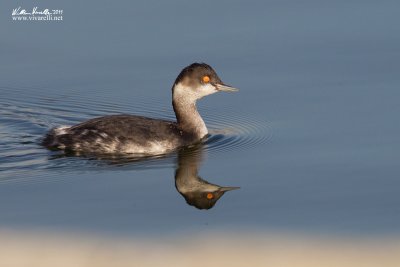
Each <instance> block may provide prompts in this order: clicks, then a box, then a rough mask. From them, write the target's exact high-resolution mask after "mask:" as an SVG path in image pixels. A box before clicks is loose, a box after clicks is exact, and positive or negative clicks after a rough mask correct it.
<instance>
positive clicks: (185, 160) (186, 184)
mask: <svg viewBox="0 0 400 267" xmlns="http://www.w3.org/2000/svg"><path fill="white" fill-rule="evenodd" d="M202 157H203V148H202V146H201V145H197V146H195V147H192V148H186V149H181V150H180V151H179V152H178V163H177V167H176V171H175V187H176V189H177V190H178V192H179V193H180V194H181V195H182V196H183V197H184V198H185V200H186V202H187V203H188V204H189V205H191V206H194V207H196V208H198V209H211V208H212V207H214V205H215V203H217V201H218V200H219V199H220V198H221V197H222V196H223V195H224V194H225V192H227V191H231V190H234V189H239V187H224V186H219V185H216V184H212V183H209V182H207V181H206V180H204V179H202V178H201V177H200V176H199V174H198V169H199V165H200V163H201V161H202Z"/></svg>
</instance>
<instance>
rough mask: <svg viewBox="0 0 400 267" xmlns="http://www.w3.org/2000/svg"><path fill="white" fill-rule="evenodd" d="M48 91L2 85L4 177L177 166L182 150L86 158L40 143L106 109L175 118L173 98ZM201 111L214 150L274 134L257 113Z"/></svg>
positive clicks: (208, 148)
mask: <svg viewBox="0 0 400 267" xmlns="http://www.w3.org/2000/svg"><path fill="white" fill-rule="evenodd" d="M45 91H46V92H49V91H52V90H48V89H46V90H44V89H41V88H21V87H18V88H14V87H0V92H1V95H2V97H1V98H0V147H1V150H0V175H1V179H0V181H2V182H5V181H8V180H9V179H13V177H21V175H20V174H21V173H25V172H26V173H29V172H32V171H42V170H51V169H56V170H57V171H58V172H60V171H61V172H63V171H65V172H69V171H85V170H89V169H92V170H102V169H103V168H107V169H110V166H118V167H121V168H134V169H148V168H151V169H153V168H164V167H171V166H173V165H174V162H175V160H176V155H175V154H176V153H175V154H169V155H163V156H157V157H149V158H145V159H143V158H134V157H132V156H130V155H127V156H125V157H120V156H118V157H112V156H110V155H104V156H99V155H96V156H85V157H83V158H82V157H70V156H68V155H65V154H63V153H62V152H50V151H48V150H46V149H44V148H43V147H41V146H40V140H41V138H42V137H43V136H44V135H45V133H46V132H47V131H48V130H49V129H50V128H52V127H54V126H58V125H73V124H76V123H78V122H81V121H84V120H86V119H89V118H93V117H96V116H102V115H106V114H118V113H129V114H140V115H144V116H149V117H154V118H161V119H169V120H174V119H175V115H174V113H173V111H172V108H171V107H169V105H168V104H169V103H170V101H164V100H162V101H161V99H151V98H149V97H148V96H143V95H135V96H134V101H130V100H128V99H117V100H114V99H113V100H110V99H109V97H108V96H107V95H106V94H107V93H106V92H102V93H101V95H99V94H96V96H95V97H96V98H95V99H93V98H91V97H89V96H87V97H82V96H81V95H80V94H79V92H74V91H70V92H69V93H64V94H59V93H52V94H49V93H47V94H44V93H43V92H45ZM110 92H112V90H110ZM114 101H115V102H114ZM132 102H133V103H134V104H132ZM200 113H201V114H202V116H203V118H204V120H205V121H206V124H207V127H208V128H209V131H210V136H209V137H208V138H207V140H205V142H204V147H203V151H205V152H207V153H208V154H217V153H229V152H230V151H233V150H236V149H240V150H243V149H249V148H253V147H256V146H259V145H260V144H263V143H265V142H267V141H268V140H269V139H270V138H271V133H272V131H271V129H270V127H269V124H268V122H266V121H257V120H255V119H252V118H253V117H254V116H252V115H251V114H246V113H243V112H242V111H240V113H238V111H237V110H234V109H230V108H224V110H223V111H222V112H221V110H219V111H218V112H217V111H216V110H215V109H213V108H212V107H204V108H203V107H201V108H200ZM224 114H225V115H224ZM128 163H129V164H128Z"/></svg>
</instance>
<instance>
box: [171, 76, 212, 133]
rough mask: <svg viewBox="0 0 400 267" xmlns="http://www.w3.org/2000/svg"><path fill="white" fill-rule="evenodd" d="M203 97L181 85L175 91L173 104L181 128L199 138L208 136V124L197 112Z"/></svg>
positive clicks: (175, 87)
mask: <svg viewBox="0 0 400 267" xmlns="http://www.w3.org/2000/svg"><path fill="white" fill-rule="evenodd" d="M201 97H202V96H201V94H200V93H197V92H196V91H193V90H192V89H191V88H188V87H186V86H184V85H182V84H181V83H179V84H176V85H175V86H174V89H173V95H172V104H173V107H174V111H175V115H176V119H177V122H178V125H179V127H180V128H181V129H182V130H183V131H187V132H191V133H194V134H196V135H197V136H198V138H203V137H204V136H206V135H207V134H208V130H207V127H206V124H205V123H204V121H203V119H202V118H201V116H200V114H199V112H198V111H197V107H196V101H197V99H200V98H201Z"/></svg>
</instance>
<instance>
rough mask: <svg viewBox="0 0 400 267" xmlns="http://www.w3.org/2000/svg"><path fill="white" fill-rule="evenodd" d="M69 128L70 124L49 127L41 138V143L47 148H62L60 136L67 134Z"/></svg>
mask: <svg viewBox="0 0 400 267" xmlns="http://www.w3.org/2000/svg"><path fill="white" fill-rule="evenodd" d="M69 128H70V126H60V127H56V128H53V129H51V130H50V131H49V132H48V133H47V134H46V136H45V137H44V139H43V140H42V145H43V146H45V147H47V148H59V149H63V148H64V147H63V146H64V145H63V144H62V143H61V142H60V137H61V136H63V135H65V134H68V129H69Z"/></svg>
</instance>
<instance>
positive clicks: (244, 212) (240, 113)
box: [0, 1, 400, 236]
mask: <svg viewBox="0 0 400 267" xmlns="http://www.w3.org/2000/svg"><path fill="white" fill-rule="evenodd" d="M23 4H24V5H31V3H29V1H25V2H24V3H21V5H23ZM41 4H42V5H43V6H45V5H48V6H49V7H50V6H52V7H53V6H54V8H62V9H64V11H65V15H64V21H63V22H61V23H55V22H51V23H40V22H36V23H29V22H26V23H16V22H13V21H11V19H10V18H9V13H10V14H11V10H12V8H15V6H14V4H13V3H7V4H2V7H3V8H2V9H3V11H2V13H1V14H2V18H1V24H2V27H1V28H0V34H1V36H4V37H3V38H1V40H0V51H1V55H2V62H1V64H0V77H1V79H0V93H1V96H0V177H1V178H0V214H1V216H0V227H5V228H17V229H18V228H28V229H55V230H62V231H64V230H78V231H86V232H96V233H112V234H122V235H127V234H130V235H144V236H148V235H151V234H157V235H159V234H162V235H164V234H165V235H167V234H171V233H176V234H183V233H189V232H190V233H198V232H203V231H205V232H212V231H225V230H233V231H239V230H255V229H258V230H260V231H275V230H280V231H299V232H311V233H328V234H331V233H333V234H336V233H340V234H346V235H347V234H360V235H372V234H383V235H394V234H396V235H397V234H399V232H400V227H399V225H400V208H399V207H400V197H399V196H400V180H399V177H400V171H399V159H400V155H399V151H400V142H398V138H399V135H400V124H399V123H398V114H400V106H399V99H400V92H399V90H398V88H399V85H400V78H399V77H400V76H399V75H398V70H399V69H400V36H399V34H398V32H399V30H400V29H399V25H400V19H399V17H398V12H397V10H398V9H399V7H400V5H399V4H398V3H397V2H395V1H381V2H379V3H378V2H373V1H367V2H366V1H335V2H325V1H305V2H304V1H303V2H302V4H300V3H298V2H296V1H250V2H246V4H244V3H242V2H240V1H220V2H218V3H215V2H212V1H205V2H204V1H203V2H202V4H201V5H199V4H198V3H187V2H182V1H173V2H168V3H157V2H152V1H150V2H148V1H146V2H143V3H136V2H135V3H131V1H120V2H118V3H114V2H113V4H110V3H108V2H107V1H96V2H95V3H94V2H93V3H90V2H85V3H82V2H78V1H75V2H74V1H72V2H68V3H67V2H65V1H43V3H41ZM195 61H204V62H207V63H209V64H210V65H212V66H213V67H214V68H215V69H216V71H217V73H218V74H219V76H220V77H221V78H222V80H223V81H224V82H226V83H227V84H231V85H233V86H235V87H238V88H240V89H241V90H240V92H238V93H236V94H223V93H220V94H216V95H212V96H209V97H207V98H205V99H203V100H201V101H200V102H199V109H200V113H201V114H202V115H203V117H204V119H205V121H206V124H207V125H208V127H209V129H210V133H211V136H210V137H209V139H208V140H207V141H206V143H205V144H204V147H203V148H202V149H201V151H202V157H203V159H202V161H200V162H199V164H198V175H199V176H200V177H201V178H202V179H204V180H206V181H208V182H210V183H212V184H217V185H221V186H237V187H240V189H238V190H235V191H232V192H227V193H226V194H225V195H224V196H222V197H221V198H220V199H219V200H218V202H217V203H216V204H215V206H213V207H212V208H211V209H208V210H199V209H197V208H196V207H194V206H192V205H188V204H187V202H186V199H185V198H184V197H183V196H182V195H181V194H180V193H179V192H178V191H177V188H176V187H175V171H176V169H177V168H178V167H179V154H178V153H172V154H170V155H167V156H166V157H162V158H152V159H149V160H146V161H136V160H133V161H132V160H122V161H121V160H112V159H111V160H110V159H99V158H96V157H86V158H85V157H65V156H63V155H62V154H60V153H58V152H50V151H47V150H45V149H44V148H42V147H41V146H40V145H39V144H40V139H41V138H42V137H43V135H44V134H45V133H46V131H48V130H49V129H50V128H51V127H54V126H57V125H71V124H75V123H78V122H81V121H83V120H86V119H89V118H92V117H96V116H101V115H105V114H116V113H130V114H140V115H145V116H150V117H156V118H162V119H171V120H173V119H174V114H173V111H172V107H171V105H170V103H171V96H170V94H171V91H170V90H171V86H172V82H173V81H174V79H175V78H176V76H177V74H178V73H179V71H180V70H181V69H182V68H183V67H185V66H186V65H188V64H190V63H192V62H195Z"/></svg>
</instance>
